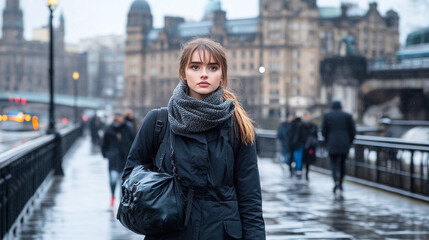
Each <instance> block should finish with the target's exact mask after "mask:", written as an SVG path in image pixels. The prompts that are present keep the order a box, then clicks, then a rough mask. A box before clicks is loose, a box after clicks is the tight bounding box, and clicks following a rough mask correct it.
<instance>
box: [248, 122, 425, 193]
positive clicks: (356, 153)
mask: <svg viewBox="0 0 429 240" xmlns="http://www.w3.org/2000/svg"><path fill="white" fill-rule="evenodd" d="M256 144H257V145H256V146H257V152H258V155H259V156H260V157H277V156H278V154H279V153H280V144H279V141H278V140H277V138H276V131H270V130H257V136H256ZM316 156H317V160H316V162H315V165H316V166H318V167H321V168H325V169H330V162H329V159H328V157H329V154H328V152H327V149H326V147H325V143H324V141H323V138H320V139H319V146H318V148H317V150H316ZM346 166H347V167H346V171H347V172H346V174H347V175H348V176H351V177H353V178H356V179H360V180H363V181H360V182H361V183H371V184H369V185H371V186H375V187H378V188H382V189H385V190H389V191H393V192H396V193H399V194H403V195H406V196H410V197H414V198H417V199H421V200H424V201H429V142H423V141H408V140H403V139H399V138H387V137H376V136H364V135H357V136H356V138H355V140H354V142H353V147H352V148H351V149H350V152H349V156H348V160H347V162H346Z"/></svg>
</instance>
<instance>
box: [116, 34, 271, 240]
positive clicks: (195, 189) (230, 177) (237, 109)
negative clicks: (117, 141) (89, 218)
mask: <svg viewBox="0 0 429 240" xmlns="http://www.w3.org/2000/svg"><path fill="white" fill-rule="evenodd" d="M179 77H180V82H179V84H178V85H177V87H176V88H175V90H174V92H173V95H172V97H171V98H170V101H169V103H168V108H167V111H168V119H167V120H166V121H165V122H164V123H165V125H164V126H163V127H162V129H165V130H162V131H165V133H163V134H159V136H162V135H164V136H163V137H162V141H159V139H161V137H159V139H158V137H156V136H154V129H156V128H157V125H159V123H160V122H163V121H157V119H158V118H159V117H157V116H158V113H159V110H157V109H154V110H151V111H150V112H149V113H148V114H147V115H146V117H145V118H144V119H143V122H142V125H141V127H140V129H139V133H138V134H137V137H136V138H135V140H134V142H133V145H132V147H131V150H130V152H129V154H128V158H127V163H126V166H125V169H124V173H123V176H122V177H123V180H124V185H123V190H124V197H123V199H122V200H123V201H121V206H120V208H122V209H120V210H119V211H118V218H119V219H120V220H121V222H122V223H123V224H124V223H125V224H124V225H125V226H127V224H128V223H129V224H130V225H128V226H127V227H128V228H130V229H131V230H133V231H134V232H137V233H143V234H145V240H179V239H180V240H182V239H186V240H209V239H210V240H212V239H216V240H222V239H225V240H226V239H252V240H254V239H257V240H264V239H265V238H266V237H265V224H264V219H263V217H262V199H261V187H260V181H259V173H258V165H257V157H256V147H255V143H254V142H255V135H254V127H253V124H252V121H251V119H250V118H249V117H248V116H247V114H246V112H245V111H244V109H243V108H242V107H241V106H240V104H239V102H238V101H237V99H236V98H235V96H234V95H233V94H232V93H231V92H229V91H227V90H226V87H227V83H228V74H227V62H226V54H225V51H224V49H223V48H222V46H221V45H220V44H219V43H216V42H214V41H212V40H210V39H206V38H196V39H194V40H191V41H190V42H188V43H187V44H186V45H185V46H184V48H183V51H182V55H181V57H180V64H179ZM159 142H160V144H159V146H157V143H159ZM142 172H143V173H142ZM148 172H151V173H150V174H153V175H151V176H149V174H148ZM139 174H141V175H139ZM164 174H166V175H164ZM138 175H139V176H138ZM155 175H156V177H155ZM167 175H168V176H167ZM158 177H160V178H161V179H164V177H165V181H164V180H159V182H156V181H158V180H156V181H155V180H154V181H152V180H153V179H155V178H156V179H158ZM145 185H147V186H151V187H144V186H145ZM157 188H159V189H163V190H162V191H161V190H160V191H159V192H157V191H158V190H157ZM139 194H140V195H139ZM143 196H144V197H143ZM164 198H166V200H165V201H166V202H167V203H166V205H167V204H171V205H170V206H169V207H165V208H163V207H164V205H163V204H160V203H161V202H162V201H163V200H161V199H164ZM167 198H168V199H167ZM140 202H142V204H141V205H140ZM175 203H177V204H175ZM127 204H128V205H127ZM130 205H132V207H129V206H130ZM156 206H159V209H152V208H155V207H156ZM174 206H177V207H176V209H177V211H176V209H175V207H174ZM146 207H147V208H146ZM130 210H131V211H130ZM151 219H158V220H156V221H152V220H151ZM159 219H161V220H159ZM170 219H171V221H170ZM124 220H125V221H124ZM127 221H128V222H127ZM154 222H158V223H157V224H153V223H154ZM160 222H161V223H160ZM170 223H172V224H171V225H170ZM131 225H132V226H131ZM149 230H150V231H151V232H150V231H149Z"/></svg>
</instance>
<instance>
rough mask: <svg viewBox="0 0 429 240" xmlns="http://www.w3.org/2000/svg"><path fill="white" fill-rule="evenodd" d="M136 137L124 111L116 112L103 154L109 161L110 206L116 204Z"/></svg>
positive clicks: (106, 136) (103, 144)
mask: <svg viewBox="0 0 429 240" xmlns="http://www.w3.org/2000/svg"><path fill="white" fill-rule="evenodd" d="M134 137H135V135H134V130H133V129H131V127H130V126H129V125H128V124H127V123H126V122H125V118H124V116H123V113H122V111H120V110H115V112H114V119H113V122H112V123H111V124H110V125H109V126H107V128H106V129H105V131H104V136H103V142H102V145H101V153H102V154H103V157H104V158H107V159H108V160H109V183H110V191H111V198H110V205H111V206H113V204H114V202H115V189H116V185H117V184H118V183H119V182H120V181H119V180H120V176H121V174H122V172H123V170H124V167H125V162H126V159H127V155H128V152H129V150H130V148H131V144H132V142H133V139H134Z"/></svg>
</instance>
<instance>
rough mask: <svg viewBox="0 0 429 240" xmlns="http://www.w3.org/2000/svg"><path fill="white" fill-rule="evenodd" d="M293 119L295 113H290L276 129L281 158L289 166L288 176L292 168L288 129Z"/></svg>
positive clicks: (291, 172)
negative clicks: (280, 147)
mask: <svg viewBox="0 0 429 240" xmlns="http://www.w3.org/2000/svg"><path fill="white" fill-rule="evenodd" d="M294 119H295V113H293V112H292V113H290V114H289V116H288V117H287V119H286V121H284V122H282V123H281V124H280V127H279V128H278V130H277V138H278V139H279V140H280V142H281V146H282V152H281V154H282V158H283V163H284V164H286V165H287V166H289V172H290V176H291V177H292V176H293V172H294V171H293V168H292V156H291V150H290V147H289V145H290V143H289V137H288V131H290V127H291V122H292V121H293V120H294Z"/></svg>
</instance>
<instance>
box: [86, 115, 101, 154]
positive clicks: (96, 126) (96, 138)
mask: <svg viewBox="0 0 429 240" xmlns="http://www.w3.org/2000/svg"><path fill="white" fill-rule="evenodd" d="M103 127H104V125H103V122H102V121H101V118H100V117H99V116H98V115H97V114H94V116H92V117H91V119H90V120H89V130H90V133H91V144H92V145H91V150H92V152H95V151H97V149H98V148H99V147H100V144H101V139H100V134H99V131H101V130H102V129H103Z"/></svg>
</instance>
